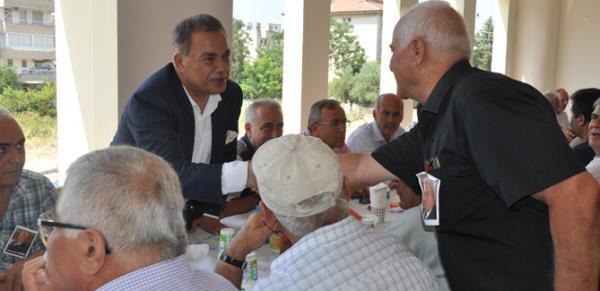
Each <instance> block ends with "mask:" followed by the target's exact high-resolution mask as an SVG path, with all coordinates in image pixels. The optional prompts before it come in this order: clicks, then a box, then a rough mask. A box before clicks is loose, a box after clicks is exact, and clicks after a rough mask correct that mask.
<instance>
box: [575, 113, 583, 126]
mask: <svg viewBox="0 0 600 291" xmlns="http://www.w3.org/2000/svg"><path fill="white" fill-rule="evenodd" d="M575 121H577V126H579V127H581V126H584V125H585V118H584V117H583V114H579V116H577V117H575Z"/></svg>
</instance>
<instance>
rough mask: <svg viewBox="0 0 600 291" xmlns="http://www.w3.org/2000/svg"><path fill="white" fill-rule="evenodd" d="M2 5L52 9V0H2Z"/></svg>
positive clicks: (43, 9) (42, 9)
mask: <svg viewBox="0 0 600 291" xmlns="http://www.w3.org/2000/svg"><path fill="white" fill-rule="evenodd" d="M3 2H4V7H18V8H24V9H32V10H38V11H54V0H4V1H3Z"/></svg>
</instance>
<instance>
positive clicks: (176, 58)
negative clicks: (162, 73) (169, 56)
mask: <svg viewBox="0 0 600 291" xmlns="http://www.w3.org/2000/svg"><path fill="white" fill-rule="evenodd" d="M173 65H174V66H175V70H177V71H182V70H183V55H182V54H181V53H180V52H175V53H174V54H173Z"/></svg>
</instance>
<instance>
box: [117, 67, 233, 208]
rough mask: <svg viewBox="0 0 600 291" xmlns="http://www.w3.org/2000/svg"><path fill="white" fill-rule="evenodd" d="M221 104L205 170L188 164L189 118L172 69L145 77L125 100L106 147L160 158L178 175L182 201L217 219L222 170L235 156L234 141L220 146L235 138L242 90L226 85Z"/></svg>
mask: <svg viewBox="0 0 600 291" xmlns="http://www.w3.org/2000/svg"><path fill="white" fill-rule="evenodd" d="M221 99H222V100H221V101H220V102H219V105H218V107H217V109H216V110H215V111H214V112H213V113H212V115H211V121H212V150H211V160H210V164H196V163H192V162H191V160H192V152H193V149H194V132H195V123H194V112H193V109H192V105H191V104H190V101H189V99H188V97H187V95H186V94H185V91H184V89H183V86H182V84H181V81H180V80H179V77H178V76H177V74H176V73H175V68H174V66H173V64H172V63H169V64H168V65H166V66H165V67H163V68H162V69H160V70H159V71H158V72H156V73H154V74H153V75H152V76H150V77H149V78H148V79H147V80H146V81H145V82H144V83H143V84H142V85H141V86H140V87H139V88H138V89H137V90H136V92H135V93H134V94H133V96H132V97H131V98H130V99H129V101H128V103H127V106H126V107H125V110H124V111H123V114H122V115H121V120H120V122H119V127H118V129H117V133H116V134H115V136H114V138H113V141H112V143H111V145H120V144H125V145H132V146H136V147H139V148H142V149H145V150H147V151H149V152H152V153H155V154H157V155H159V156H161V157H162V158H163V159H165V160H166V161H168V162H169V163H170V164H171V165H172V166H173V168H174V169H175V171H176V172H177V174H178V175H179V179H180V181H181V186H182V190H183V195H184V197H185V198H187V199H192V200H197V201H200V202H203V203H209V204H212V205H214V206H215V207H214V208H213V211H208V212H212V213H213V214H218V210H220V208H221V206H222V205H223V204H224V202H225V196H223V193H221V168H222V164H223V163H225V162H230V161H233V160H235V159H236V156H237V149H236V146H237V142H236V140H235V139H234V140H233V141H231V142H230V143H227V144H226V143H225V141H226V136H227V131H234V132H236V133H237V132H238V119H239V117H240V110H241V106H242V90H241V89H240V87H239V86H238V84H236V83H234V82H232V81H228V82H227V87H226V89H225V92H223V93H222V94H221ZM215 212H216V213H215Z"/></svg>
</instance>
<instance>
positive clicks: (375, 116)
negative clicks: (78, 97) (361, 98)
mask: <svg viewBox="0 0 600 291" xmlns="http://www.w3.org/2000/svg"><path fill="white" fill-rule="evenodd" d="M375 118H377V110H376V109H375V108H373V119H375Z"/></svg>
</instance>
